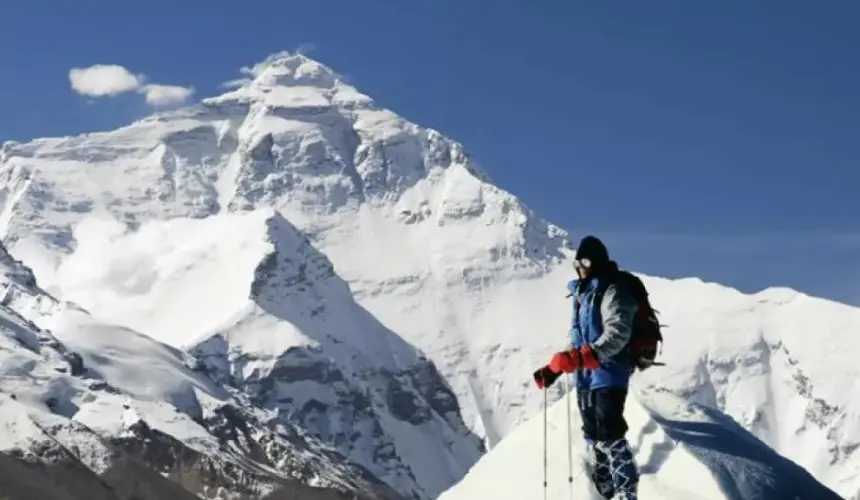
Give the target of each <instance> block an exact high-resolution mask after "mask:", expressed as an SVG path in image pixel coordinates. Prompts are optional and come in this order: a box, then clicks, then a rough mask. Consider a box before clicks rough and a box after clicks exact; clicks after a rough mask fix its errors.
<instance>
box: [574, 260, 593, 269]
mask: <svg viewBox="0 0 860 500" xmlns="http://www.w3.org/2000/svg"><path fill="white" fill-rule="evenodd" d="M590 267H591V261H590V260H588V259H586V258H582V259H574V260H573V268H574V269H588V268H590Z"/></svg>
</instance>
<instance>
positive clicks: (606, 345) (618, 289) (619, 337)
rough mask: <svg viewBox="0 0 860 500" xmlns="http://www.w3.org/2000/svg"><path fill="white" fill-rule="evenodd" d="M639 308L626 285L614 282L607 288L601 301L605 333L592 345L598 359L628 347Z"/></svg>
mask: <svg viewBox="0 0 860 500" xmlns="http://www.w3.org/2000/svg"><path fill="white" fill-rule="evenodd" d="M637 309H638V305H637V303H636V299H635V298H634V297H633V294H632V293H631V292H630V291H629V290H627V289H626V287H624V286H621V285H617V284H612V285H609V287H607V288H606V292H605V293H604V294H603V300H602V301H601V303H600V315H601V317H602V318H603V333H602V334H601V335H600V338H598V339H597V341H596V342H594V344H592V346H591V348H592V349H593V350H594V353H595V354H596V355H597V359H599V360H605V359H609V358H611V357H613V356H615V355H617V354H618V353H620V352H621V351H623V350H624V348H625V347H627V344H628V343H629V342H630V337H631V335H632V334H633V317H634V316H635V315H636V310H637Z"/></svg>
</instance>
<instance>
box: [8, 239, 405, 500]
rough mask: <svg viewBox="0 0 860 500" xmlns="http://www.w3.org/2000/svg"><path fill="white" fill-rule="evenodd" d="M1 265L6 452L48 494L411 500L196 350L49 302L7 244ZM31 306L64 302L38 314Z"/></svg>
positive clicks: (17, 485)
mask: <svg viewBox="0 0 860 500" xmlns="http://www.w3.org/2000/svg"><path fill="white" fill-rule="evenodd" d="M0 264H2V266H0V283H2V284H3V285H4V286H5V287H6V289H7V294H6V300H4V301H3V303H2V305H0V452H3V453H6V454H8V455H10V457H9V460H8V463H9V465H10V466H12V467H18V466H21V465H24V466H26V467H30V468H31V469H33V471H34V472H35V471H37V470H40V469H41V470H42V472H44V473H45V474H46V475H47V476H49V477H51V478H52V479H53V480H54V482H53V483H50V482H49V483H47V484H46V485H45V486H46V488H47V491H50V489H51V488H52V487H54V486H56V487H61V488H62V487H63V486H64V485H65V486H67V487H68V488H69V495H71V496H70V498H93V495H96V497H97V498H105V499H123V500H132V499H139V500H156V499H159V500H161V499H164V500H174V499H175V500H188V499H190V498H196V496H195V494H207V495H210V496H212V498H220V499H224V500H226V499H242V498H248V496H250V497H252V498H262V497H266V498H272V499H273V500H274V499H276V498H281V497H283V495H295V494H297V492H302V493H303V494H305V495H307V497H308V498H318V499H320V500H322V499H324V498H332V499H334V498H354V497H355V495H358V496H360V497H362V498H365V499H367V500H371V499H374V500H381V499H399V498H403V496H401V495H399V494H397V493H395V492H394V491H393V490H391V489H390V488H388V487H387V486H385V485H384V484H383V483H381V482H380V481H379V480H378V479H376V478H375V477H374V476H373V475H371V474H370V473H369V472H368V471H367V470H365V469H362V468H360V467H359V466H356V465H355V464H353V463H351V462H349V461H348V460H346V459H345V458H344V457H343V456H342V455H340V454H337V453H336V452H334V451H333V450H331V449H330V448H329V447H326V446H325V445H323V444H322V443H319V442H318V441H316V440H314V439H313V438H311V437H309V436H307V434H306V433H305V432H303V431H302V430H300V429H296V428H295V426H292V425H290V424H286V423H283V422H278V421H277V420H276V419H275V416H274V415H272V413H271V412H267V411H266V410H264V409H261V408H257V407H254V406H253V405H252V404H251V403H250V402H248V401H247V398H244V397H243V396H242V395H241V394H235V393H233V392H231V391H230V389H229V388H225V387H223V386H220V385H218V384H217V383H215V382H214V381H212V380H211V379H209V378H208V377H207V375H206V374H205V373H200V372H195V371H193V369H192V368H194V367H195V366H196V365H197V363H196V360H194V359H193V358H192V357H191V356H190V355H188V354H187V353H183V352H181V351H178V350H176V349H173V348H170V347H168V346H166V345H163V344H160V343H158V342H156V341H155V340H153V339H151V338H149V337H147V336H144V335H141V334H140V333H138V332H135V331H133V330H130V329H128V328H125V327H121V326H116V325H111V324H108V323H104V322H102V321H100V320H97V319H95V318H93V317H92V316H91V315H90V314H89V313H87V312H86V311H84V310H82V309H80V308H79V307H77V306H75V305H73V304H68V303H62V302H59V301H57V300H56V299H54V298H53V297H51V296H49V295H47V294H45V292H44V291H42V290H41V289H40V288H39V287H38V286H37V284H36V283H35V281H34V280H32V279H31V278H32V273H30V271H29V270H28V269H27V268H26V267H24V266H22V265H21V264H20V263H18V262H15V261H14V260H13V259H11V258H10V257H9V256H8V254H6V251H5V248H3V247H2V245H0ZM9 290H14V294H13V293H11V292H9ZM33 304H50V305H51V306H52V307H50V308H44V309H42V308H34V307H27V306H30V305H33ZM47 328H50V330H48V329H47ZM52 331H53V332H55V333H53V332H52ZM161 474H164V475H165V476H162V475H161ZM30 486H32V485H30ZM36 490H38V488H36V489H34V488H32V487H29V486H28V485H27V484H23V483H21V482H20V481H15V478H9V477H4V476H3V475H2V474H0V495H10V496H9V498H12V499H17V498H32V497H30V496H28V495H31V494H37V493H38V491H36ZM28 491H29V492H28ZM40 491H41V490H40ZM40 494H46V495H47V494H48V493H47V492H46V491H42V493H40ZM79 495H80V496H79ZM267 495H268V496H267ZM4 498H6V497H4ZM36 498H50V497H45V496H41V497H36Z"/></svg>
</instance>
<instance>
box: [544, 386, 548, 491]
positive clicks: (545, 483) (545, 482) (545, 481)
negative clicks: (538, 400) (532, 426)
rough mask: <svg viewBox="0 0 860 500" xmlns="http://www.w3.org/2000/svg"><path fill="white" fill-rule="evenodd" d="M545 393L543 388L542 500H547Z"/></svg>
mask: <svg viewBox="0 0 860 500" xmlns="http://www.w3.org/2000/svg"><path fill="white" fill-rule="evenodd" d="M547 392H549V391H547V388H546V387H544V390H543V500H547V480H546V475H547V470H546V469H547V450H546V446H547V439H546V427H547V421H546V411H547V408H546V406H547Z"/></svg>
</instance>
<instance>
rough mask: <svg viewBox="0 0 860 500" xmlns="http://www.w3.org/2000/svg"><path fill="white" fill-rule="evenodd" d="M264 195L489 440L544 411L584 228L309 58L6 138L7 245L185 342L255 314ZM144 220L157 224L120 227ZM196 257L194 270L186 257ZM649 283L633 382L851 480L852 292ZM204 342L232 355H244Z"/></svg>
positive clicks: (0, 229)
mask: <svg viewBox="0 0 860 500" xmlns="http://www.w3.org/2000/svg"><path fill="white" fill-rule="evenodd" d="M571 188H572V189H573V188H575V186H571ZM258 209H262V210H270V209H274V210H276V211H277V212H278V213H279V214H280V215H281V216H283V218H284V219H285V220H287V221H289V223H290V224H291V225H294V226H295V227H296V228H298V230H300V231H301V232H302V233H303V234H305V235H307V236H308V238H309V240H310V242H311V243H312V245H313V247H314V248H315V249H316V250H318V251H319V252H321V253H322V254H324V255H325V256H326V257H327V258H328V260H329V261H330V262H331V264H332V265H333V267H334V269H335V270H336V273H337V275H338V276H339V277H341V278H343V280H344V281H346V282H347V283H348V284H349V287H348V288H349V291H350V292H351V295H352V296H353V297H354V299H355V300H356V301H357V302H358V304H359V305H360V306H361V307H362V308H363V309H364V310H365V311H366V312H368V313H370V315H372V316H373V317H375V318H376V320H378V321H379V322H381V323H382V325H384V327H386V328H387V331H390V332H395V333H396V334H397V336H399V337H400V338H402V339H403V340H405V341H406V342H407V343H408V344H411V345H412V346H415V347H416V348H417V349H418V350H419V351H420V352H422V353H424V355H426V357H427V358H428V359H429V360H430V361H432V362H433V364H434V365H435V366H436V367H437V368H438V370H439V372H440V373H441V374H442V375H443V376H444V379H445V382H446V384H447V385H450V387H451V390H452V391H453V394H454V395H456V398H457V404H455V405H452V406H453V407H456V406H459V411H460V412H461V414H462V418H463V420H464V421H465V423H466V424H467V426H468V427H469V429H471V430H472V431H474V432H475V433H476V434H478V435H479V436H481V437H482V438H484V439H485V442H486V443H487V445H488V446H494V445H495V444H496V443H498V442H499V441H500V440H501V439H502V438H503V437H504V436H505V435H507V434H508V433H509V432H510V431H512V430H513V429H514V428H515V427H516V426H517V425H518V424H519V423H520V422H522V421H524V420H525V419H526V418H528V417H530V416H532V415H533V414H534V413H535V412H536V411H538V409H539V407H540V398H539V395H537V394H535V393H534V391H531V390H529V389H530V387H529V385H530V383H531V382H530V379H529V374H530V373H531V371H532V370H533V369H534V368H535V367H537V366H539V365H541V364H543V363H545V362H546V360H547V359H548V357H549V355H550V354H551V353H552V351H554V350H556V349H559V348H560V347H562V346H563V345H564V343H565V339H566V331H567V327H568V325H569V321H570V319H569V307H570V304H569V302H568V300H567V299H565V295H566V288H565V285H566V283H567V281H568V280H569V279H570V278H571V276H572V274H573V273H572V268H571V265H570V264H571V257H572V253H573V252H572V250H571V246H572V244H571V240H572V239H574V240H576V239H578V238H579V237H580V236H582V235H568V234H567V233H565V232H564V231H562V230H561V229H559V228H557V227H556V226H554V225H552V224H550V223H548V222H546V221H544V220H542V219H541V218H540V217H539V216H538V215H537V214H535V213H534V212H532V211H531V210H530V209H528V207H526V206H524V205H523V204H522V203H521V202H520V201H519V200H518V199H517V198H516V197H515V196H514V195H512V194H511V193H508V192H505V191H503V190H501V189H499V188H498V187H496V186H494V185H493V184H492V183H491V182H490V179H489V178H488V176H487V175H486V174H484V173H483V172H482V171H481V170H480V169H479V168H478V167H477V166H476V165H475V163H474V162H473V161H472V160H471V159H470V158H469V156H468V154H467V153H466V152H465V151H464V149H463V147H462V146H461V145H460V144H458V143H456V142H455V141H453V140H450V139H448V138H446V137H444V136H442V135H441V134H440V133H438V132H436V131H434V130H430V129H426V128H422V127H420V126H418V125H416V124H413V123H410V122H408V121H406V120H404V119H403V118H401V117H398V116H397V115H396V114H394V113H392V112H390V111H388V110H385V109H381V108H380V107H379V106H377V105H376V104H375V103H374V102H373V100H372V99H371V98H370V97H368V96H365V95H363V94H362V93H361V92H359V91H358V90H357V89H355V88H354V87H352V86H350V85H347V84H345V83H344V82H343V80H342V79H341V78H340V77H338V75H337V74H336V73H334V72H333V71H331V70H330V69H328V68H326V67H325V66H323V65H321V64H319V63H318V62H316V61H313V60H311V59H308V58H307V57H304V56H298V55H290V54H275V55H273V56H272V57H270V58H268V59H266V60H265V61H263V62H261V63H260V64H258V65H256V66H255V67H254V68H252V70H251V71H250V77H249V78H248V81H247V82H246V83H244V84H243V85H242V86H241V87H239V88H237V89H235V90H232V91H230V92H227V93H226V94H223V95H220V96H215V97H212V98H208V99H204V100H203V101H202V102H200V103H198V104H196V105H193V106H190V107H188V108H184V109H181V110H177V111H171V112H167V113H163V114H158V115H153V116H151V117H148V118H146V119H143V120H140V121H138V122H135V123H133V124H130V125H129V126H127V127H123V128H120V129H118V130H114V131H107V132H100V133H93V134H87V135H82V136H78V137H66V138H49V139H38V140H35V141H32V142H29V143H6V144H4V145H3V146H2V148H0V235H2V237H3V241H4V242H5V243H7V245H8V246H9V248H10V251H11V252H12V253H13V255H15V256H17V257H18V258H21V259H24V260H25V261H26V262H27V264H28V265H29V266H31V267H32V268H33V269H34V271H35V273H36V275H37V276H38V278H39V281H40V283H41V284H42V285H43V286H44V287H45V288H46V289H48V290H49V291H51V292H53V293H54V294H55V295H57V296H61V297H63V298H66V299H70V300H75V301H76V302H78V303H81V304H82V305H84V307H86V308H87V309H88V310H90V311H92V312H93V313H94V314H95V315H97V316H99V317H102V318H110V319H111V321H112V322H117V323H120V324H122V325H123V326H126V327H130V328H132V329H135V330H138V331H140V332H142V333H144V334H146V335H149V336H152V337H154V338H157V339H160V340H163V341H165V342H167V343H169V344H171V345H172V346H174V347H177V348H184V347H188V342H190V341H191V338H192V337H194V336H197V335H198V334H199V335H201V336H202V337H206V335H207V334H208V333H211V334H217V333H222V334H223V333H229V332H228V331H227V330H228V327H229V325H230V322H231V321H233V320H234V319H235V320H236V321H239V319H240V318H250V319H248V321H251V320H253V321H255V322H258V323H255V324H257V325H259V324H261V323H259V321H261V320H260V317H261V316H260V313H259V310H258V309H257V306H251V307H250V308H249V309H248V308H238V309H237V307H235V306H236V305H237V304H245V305H248V304H249V302H248V301H247V300H246V299H247V296H246V293H245V291H246V290H247V288H246V284H247V283H253V282H254V275H253V272H256V269H257V268H258V264H260V262H261V261H259V260H257V258H256V257H257V256H258V255H260V253H259V252H260V251H261V250H260V248H261V247H260V246H257V245H259V244H260V241H259V238H257V239H251V240H250V243H249V245H246V246H243V245H245V243H237V242H234V241H232V240H231V235H233V234H236V235H237V238H236V240H238V241H242V242H244V241H246V237H245V236H246V234H248V233H245V232H244V231H245V228H244V227H237V226H236V225H235V224H233V223H232V222H230V221H231V220H232V221H235V220H239V219H230V218H227V217H224V215H226V214H231V213H233V212H240V211H241V212H244V211H255V210H258ZM174 219H177V220H179V221H183V220H184V222H176V224H184V225H185V227H186V229H187V231H188V232H189V238H188V240H183V243H182V245H181V246H180V247H176V246H174V244H173V242H172V241H173V240H172V239H171V238H172V237H170V236H168V237H165V239H164V241H163V242H162V241H161V235H160V234H161V233H159V231H162V230H165V229H164V228H166V227H169V225H168V224H158V223H154V224H150V222H157V221H167V220H174ZM188 219H194V220H200V221H206V220H210V219H211V222H210V223H207V222H200V223H199V224H195V223H192V222H190V221H189V220H188ZM99 220H100V221H101V222H93V221H99ZM104 221H115V222H107V223H105V222H104ZM207 224H211V225H212V226H213V227H210V228H208V229H203V228H204V227H208V226H206V225H207ZM240 224H241V223H240ZM214 226H218V227H222V228H223V232H222V233H221V236H218V237H216V236H214V235H215V233H216V232H217V229H215V228H214ZM112 227H113V229H111V228H112ZM136 229H139V234H142V235H144V236H139V237H137V238H135V237H134V236H126V233H129V234H134V231H135V230H136ZM195 231H196V232H195ZM252 232H253V231H252ZM204 233H205V234H204ZM192 234H197V236H193V237H192V236H191V235H192ZM117 235H119V236H117ZM207 238H209V239H208V240H207ZM198 239H200V242H199V244H198V241H197V240H198ZM207 241H208V243H207ZM114 242H117V243H116V244H114ZM123 245H125V246H123ZM103 246H104V247H105V248H106V249H110V251H106V252H104V253H100V249H101V248H102V247H103ZM138 249H140V250H139V251H138ZM610 250H611V249H610ZM127 254H128V255H131V257H129V258H128V260H124V259H125V255H127ZM141 255H142V256H146V258H139V257H140V256H141ZM234 255H235V256H236V257H234ZM147 259H148V260H147ZM102 260H104V261H105V262H106V263H109V265H108V266H106V268H107V269H110V271H107V270H105V271H101V267H99V264H100V263H101V261H102ZM191 261H193V262H194V265H193V266H190V267H189V269H192V270H193V273H196V274H188V273H191V272H192V271H188V273H186V270H185V267H183V266H187V265H188V263H189V262H191ZM620 264H621V265H622V266H623V265H624V263H623V262H621V263H620ZM171 266H173V267H171ZM78 270H85V271H86V272H79V271H78ZM153 270H155V271H153ZM252 271H253V272H252ZM159 273H161V274H159ZM171 276H179V277H182V276H184V277H182V278H181V279H176V280H173V278H171ZM198 282H202V283H205V284H206V285H205V286H197V285H196V284H195V283H198ZM646 283H647V284H648V286H649V287H650V288H651V289H652V291H653V294H654V302H655V304H656V307H657V308H658V309H659V310H660V311H662V312H663V317H662V319H663V322H664V323H667V324H669V325H670V326H671V328H670V329H669V330H668V331H667V332H666V334H667V344H666V346H665V350H664V355H665V358H666V360H667V362H668V363H669V364H668V366H666V367H664V368H661V369H660V371H655V372H653V373H649V374H646V375H643V376H642V377H641V379H642V383H645V384H654V385H657V386H663V387H666V388H669V389H671V390H672V391H674V392H676V393H678V394H682V395H685V396H690V397H695V398H698V399H699V400H700V401H702V402H705V403H710V404H713V405H716V406H717V407H718V408H720V409H722V410H724V411H725V412H726V413H728V414H729V415H731V416H733V417H734V418H736V419H737V420H738V421H739V422H741V423H742V424H743V425H744V426H745V427H746V428H748V429H750V430H751V431H752V432H753V433H755V434H756V435H757V436H758V437H760V438H761V439H763V440H764V441H765V442H766V443H767V444H769V445H770V446H772V447H773V448H775V449H776V450H777V451H779V452H780V453H782V454H784V455H785V456H787V457H789V458H791V459H792V460H794V461H796V462H797V463H799V464H801V465H803V466H804V467H806V468H808V470H810V471H811V472H812V473H813V474H814V475H815V476H816V477H817V478H819V479H821V480H822V481H824V482H825V483H826V484H828V485H829V486H831V487H833V488H834V489H835V490H837V491H839V492H840V494H843V495H844V496H846V497H848V498H852V499H857V498H860V455H858V448H860V446H858V443H860V429H858V423H857V422H860V418H858V417H860V384H858V380H860V377H858V375H860V374H858V369H857V368H856V362H855V359H856V353H855V352H854V351H853V350H852V349H851V348H850V347H851V346H852V345H853V344H852V340H851V338H850V336H851V335H852V333H851V332H854V331H857V330H858V329H860V311H858V309H856V308H850V307H847V306H843V305H839V304H835V303H832V302H826V301H823V300H819V299H815V298H811V297H807V296H804V295H802V294H799V293H796V292H793V291H789V290H767V291H764V292H762V293H759V294H753V295H744V294H741V293H739V292H737V291H735V290H732V289H729V288H725V287H721V286H719V285H716V284H709V283H702V282H701V281H699V280H695V279H688V280H663V279H659V278H651V277H646ZM150 290H158V293H155V292H150ZM240 292H241V293H240ZM349 300H352V298H349ZM255 303H256V302H255ZM208 304H211V305H213V306H214V307H213V308H212V309H211V310H207V309H205V308H206V306H207V305H208ZM308 304H310V302H308ZM257 305H259V304H258V303H257ZM350 307H352V306H350ZM186 308H187V309H186ZM185 310H187V311H190V313H189V314H185V313H184V312H183V311H185ZM139 311H140V312H139ZM142 311H145V312H142ZM210 311H211V312H210ZM272 312H273V311H268V314H271V313H272ZM234 315H235V316H234ZM248 324H250V323H248ZM236 325H241V322H240V323H236ZM222 328H223V329H224V331H223V332H221V331H220V330H221V329H222ZM320 328H321V329H322V330H321V331H327V330H326V329H327V328H332V327H331V326H326V327H320ZM215 330H217V331H215ZM207 331H208V333H207ZM234 331H237V332H238V331H240V330H234ZM245 331H247V330H245ZM282 333H283V332H282ZM222 336H223V335H222ZM225 338H226V337H225ZM264 338H266V339H268V337H264ZM278 338H279V339H282V338H285V337H283V336H281V335H279V336H278ZM335 338H338V339H339V340H340V339H341V337H337V336H336V337H335ZM356 338H362V339H363V338H364V336H363V335H361V336H360V337H359V334H357V333H356ZM235 339H236V336H234V337H233V342H235ZM200 340H203V338H201V339H200ZM292 341H300V342H306V340H303V337H302V335H296V336H295V337H292V340H290V341H287V342H286V343H285V344H278V345H271V344H270V345H265V346H264V345H263V344H262V343H259V342H260V341H259V340H255V341H254V342H258V345H257V346H255V348H257V347H259V348H260V349H258V351H257V354H258V355H259V354H262V355H263V356H262V357H264V358H267V359H269V360H270V361H271V360H273V359H275V358H277V357H279V356H280V355H281V354H284V352H283V351H282V348H284V347H287V349H289V347H288V345H289V344H290V342H292ZM249 342H251V341H250V340H249ZM356 344H359V346H358V347H359V348H360V347H361V346H360V344H361V342H352V343H348V344H347V345H350V346H352V347H356ZM205 345H207V346H208V348H209V347H212V348H214V346H213V345H212V344H205ZM225 345H226V344H225ZM231 345H232V344H231ZM321 345H322V344H321ZM371 345H375V344H374V343H371ZM247 347H248V346H247V345H244V344H243V345H242V346H241V348H242V349H245V348H247ZM352 347H350V348H352ZM225 349H226V348H225ZM267 349H271V351H267ZM223 351H224V349H221V351H220V352H223ZM227 351H228V352H229V349H227ZM216 352H218V350H217V349H216ZM342 352H345V351H342ZM376 352H377V351H376V349H371V353H370V354H368V353H367V352H364V353H363V355H368V356H369V358H368V359H375V357H374V356H376V354H374V353H376ZM258 357H259V356H258ZM209 359H210V361H211V360H214V359H220V361H218V362H219V363H220V366H221V369H225V370H228V371H229V370H233V369H235V367H237V366H238V364H237V363H236V362H235V360H236V359H239V357H235V356H234V357H233V359H232V360H231V358H230V356H229V355H228V356H221V357H220V358H212V357H210V358H209ZM342 360H343V358H342V357H338V358H337V360H336V361H335V364H337V365H339V364H340V363H341V362H342ZM255 363H258V361H255ZM268 366H269V367H271V366H272V365H271V363H270V364H269V365H268ZM349 366H352V365H349ZM212 368H213V367H212V366H208V368H207V369H212ZM266 369H268V368H266ZM349 369H350V370H351V369H352V368H349ZM263 378H264V379H265V375H263ZM240 380H247V379H244V378H240ZM245 389H250V391H249V392H250V393H252V394H253V393H255V391H256V388H254V387H252V386H247V387H243V390H245ZM348 392H352V390H351V389H350V390H349V391H348ZM359 392H360V391H359ZM268 404H269V405H270V406H271V407H273V408H274V407H275V406H279V405H281V403H277V404H276V403H273V402H271V401H270V402H269V403H268ZM287 406H289V403H287ZM288 409H290V408H284V411H285V412H286V411H287V410H288ZM293 409H294V408H293ZM434 421H435V417H434ZM317 431H319V432H322V433H325V432H323V431H325V430H324V429H321V428H319V427H317ZM391 432H392V433H394V431H391ZM392 435H394V434H392ZM404 446H409V445H404ZM446 453H447V452H446ZM465 461H466V462H468V460H467V459H466V460H465ZM458 463H463V462H462V461H460V462H458ZM393 470H396V469H393ZM452 470H454V469H452ZM397 474H398V473H395V477H397ZM404 474H405V472H404ZM407 475H408V474H407ZM401 477H402V476H401ZM433 481H436V479H433Z"/></svg>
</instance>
